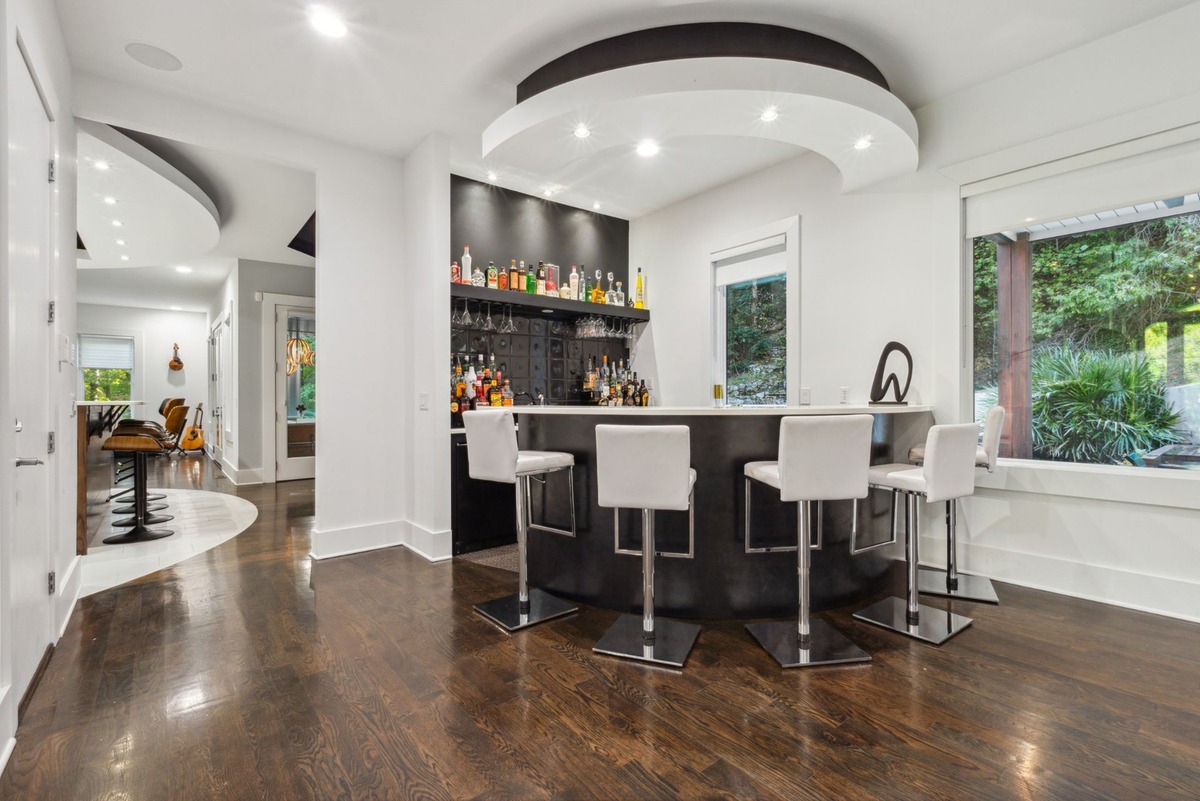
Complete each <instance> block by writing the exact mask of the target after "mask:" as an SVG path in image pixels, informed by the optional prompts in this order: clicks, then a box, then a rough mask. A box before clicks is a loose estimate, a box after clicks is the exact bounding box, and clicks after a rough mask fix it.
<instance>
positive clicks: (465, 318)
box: [459, 301, 475, 328]
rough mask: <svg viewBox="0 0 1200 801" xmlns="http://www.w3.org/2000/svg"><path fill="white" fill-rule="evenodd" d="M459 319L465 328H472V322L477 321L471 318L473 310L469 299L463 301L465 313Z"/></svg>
mask: <svg viewBox="0 0 1200 801" xmlns="http://www.w3.org/2000/svg"><path fill="white" fill-rule="evenodd" d="M459 319H460V320H461V322H462V326H463V328H470V327H471V324H472V323H474V322H475V321H474V320H472V319H471V310H470V308H469V304H468V302H467V301H463V313H462V317H461V318H459Z"/></svg>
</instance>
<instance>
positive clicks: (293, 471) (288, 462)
mask: <svg viewBox="0 0 1200 801" xmlns="http://www.w3.org/2000/svg"><path fill="white" fill-rule="evenodd" d="M316 325H317V315H316V311H315V310H314V308H313V307H311V306H276V307H275V359H276V362H275V364H276V367H275V410H276V414H275V480H276V481H292V480H295V479H298V478H313V477H315V476H316V474H317V473H316V471H317V458H316V457H317V407H316V403H317V402H316V396H315V392H316V382H317V365H316V342H317V328H316ZM301 343H303V344H301ZM306 346H307V349H306ZM306 354H308V355H306Z"/></svg>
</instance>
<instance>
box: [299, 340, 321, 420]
mask: <svg viewBox="0 0 1200 801" xmlns="http://www.w3.org/2000/svg"><path fill="white" fill-rule="evenodd" d="M303 337H304V339H306V340H307V341H308V344H309V346H310V347H311V348H312V349H313V350H314V351H316V349H317V338H316V336H314V335H313V334H304V335H303ZM300 402H301V403H302V404H304V406H305V407H306V408H305V409H304V414H301V415H298V416H299V417H300V419H302V420H309V419H312V418H314V417H316V416H317V366H316V365H315V364H302V365H300Z"/></svg>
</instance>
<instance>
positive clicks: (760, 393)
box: [725, 278, 787, 406]
mask: <svg viewBox="0 0 1200 801" xmlns="http://www.w3.org/2000/svg"><path fill="white" fill-rule="evenodd" d="M786 379H787V282H786V281H784V280H782V279H781V278H780V279H775V278H769V279H759V280H757V281H751V282H748V283H745V284H735V285H732V286H730V287H728V289H727V290H726V294H725V397H726V399H727V401H728V402H729V403H730V404H731V405H735V406H741V405H760V404H783V403H786V402H787V383H786Z"/></svg>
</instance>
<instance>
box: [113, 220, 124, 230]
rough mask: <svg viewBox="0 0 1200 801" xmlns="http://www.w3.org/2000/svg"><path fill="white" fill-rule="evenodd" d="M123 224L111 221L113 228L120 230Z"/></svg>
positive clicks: (118, 221)
mask: <svg viewBox="0 0 1200 801" xmlns="http://www.w3.org/2000/svg"><path fill="white" fill-rule="evenodd" d="M124 224H125V223H123V222H121V221H120V220H113V228H120V227H121V226H122V225H124Z"/></svg>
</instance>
